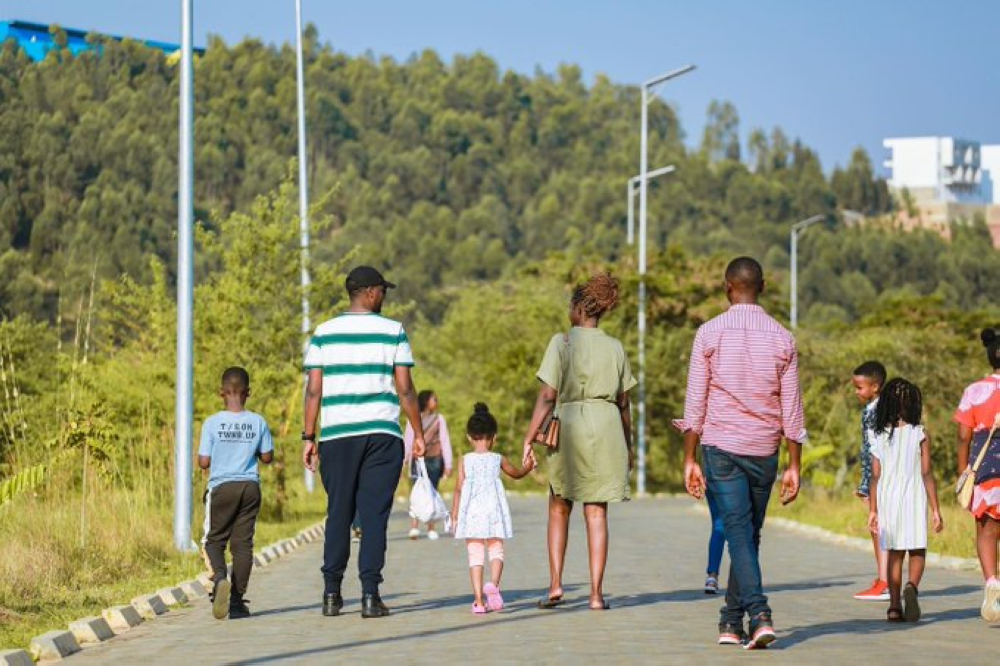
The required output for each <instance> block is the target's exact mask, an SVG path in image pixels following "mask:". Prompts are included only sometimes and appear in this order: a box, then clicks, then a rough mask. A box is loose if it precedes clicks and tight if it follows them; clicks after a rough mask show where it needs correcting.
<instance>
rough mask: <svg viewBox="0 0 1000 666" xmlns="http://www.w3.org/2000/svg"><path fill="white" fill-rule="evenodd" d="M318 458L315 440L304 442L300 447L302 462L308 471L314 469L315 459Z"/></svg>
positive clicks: (313, 470)
mask: <svg viewBox="0 0 1000 666" xmlns="http://www.w3.org/2000/svg"><path fill="white" fill-rule="evenodd" d="M318 459H319V452H318V451H317V449H316V442H306V443H305V445H304V446H303V447H302V464H303V465H305V466H306V469H307V470H309V471H310V472H315V471H316V461H317V460H318Z"/></svg>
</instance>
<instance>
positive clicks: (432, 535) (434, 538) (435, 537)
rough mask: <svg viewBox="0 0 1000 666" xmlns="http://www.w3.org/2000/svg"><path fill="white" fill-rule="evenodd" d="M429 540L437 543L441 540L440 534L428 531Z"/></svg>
mask: <svg viewBox="0 0 1000 666" xmlns="http://www.w3.org/2000/svg"><path fill="white" fill-rule="evenodd" d="M427 538H428V539H430V540H431V541H437V540H438V538H439V537H438V533H437V532H435V531H434V530H427Z"/></svg>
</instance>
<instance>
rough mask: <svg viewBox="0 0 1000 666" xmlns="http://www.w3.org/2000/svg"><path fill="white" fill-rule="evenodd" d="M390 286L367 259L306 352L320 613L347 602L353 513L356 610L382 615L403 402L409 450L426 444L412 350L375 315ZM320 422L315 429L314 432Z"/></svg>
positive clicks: (393, 326)
mask: <svg viewBox="0 0 1000 666" xmlns="http://www.w3.org/2000/svg"><path fill="white" fill-rule="evenodd" d="M395 286H396V285H394V284H392V283H391V282H388V281H386V279H385V278H384V277H382V274H381V273H379V272H378V271H377V270H376V269H374V268H372V267H370V266H358V267H357V268H355V269H353V270H352V271H351V272H350V274H349V275H348V276H347V293H348V295H349V296H350V299H351V306H350V309H349V310H348V311H347V312H345V313H344V314H341V315H340V316H337V317H334V318H333V319H331V320H329V321H326V322H323V323H322V324H320V325H319V326H318V327H317V328H316V332H315V334H314V335H313V338H312V340H311V342H310V343H309V350H308V352H307V353H306V371H307V372H308V373H309V382H308V387H307V389H306V405H305V429H304V431H303V433H302V439H303V440H304V441H305V447H304V449H303V453H302V458H303V461H304V462H305V465H306V467H307V468H309V469H310V470H312V471H316V463H317V459H318V462H319V470H320V477H321V478H322V480H323V487H324V488H325V489H326V493H327V518H326V543H325V546H324V549H323V567H322V572H323V581H324V592H323V614H324V615H327V616H336V615H339V614H340V609H341V608H342V607H343V605H344V600H343V597H342V596H341V583H342V581H343V579H344V572H345V571H346V570H347V561H348V559H349V558H350V553H351V551H350V548H351V546H350V544H351V537H350V530H351V521H352V520H353V518H354V515H355V512H357V514H358V516H359V517H360V519H361V524H362V525H364V530H365V538H364V539H362V541H361V551H360V553H359V555H358V572H359V574H360V577H361V593H362V596H361V616H362V617H366V618H369V617H385V616H387V615H389V609H388V608H386V606H385V604H383V603H382V599H381V597H380V596H379V585H380V584H381V583H382V568H383V567H384V566H385V548H386V528H387V525H388V522H389V514H390V512H391V511H392V500H393V497H394V495H395V493H396V485H397V484H398V483H399V471H400V469H401V467H402V465H403V439H402V432H401V430H400V428H399V412H400V407H402V409H403V411H405V412H406V417H407V419H409V421H410V423H411V424H412V425H413V428H414V431H415V433H416V437H415V438H414V443H413V450H414V455H415V456H422V455H423V452H424V434H423V429H422V427H421V422H420V410H419V409H418V407H417V391H416V388H414V386H413V379H412V377H411V375H410V368H412V367H413V353H412V351H411V350H410V342H409V340H408V339H407V338H406V331H404V330H403V325H402V324H400V323H399V322H398V321H393V320H391V319H387V318H385V317H383V316H382V315H381V312H382V303H383V301H384V300H385V295H386V292H387V291H388V290H389V289H392V288H394V287H395ZM317 422H318V425H319V431H318V432H317V430H316V426H317Z"/></svg>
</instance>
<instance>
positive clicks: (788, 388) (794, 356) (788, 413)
mask: <svg viewBox="0 0 1000 666" xmlns="http://www.w3.org/2000/svg"><path fill="white" fill-rule="evenodd" d="M780 390H781V394H780V397H781V430H782V433H783V434H784V436H785V441H786V442H787V443H788V469H786V470H785V473H784V474H783V475H782V477H781V503H782V504H789V503H791V502H794V501H795V498H796V497H798V496H799V477H800V475H801V472H802V444H803V443H805V442H806V441H807V440H808V438H809V434H808V433H807V432H806V416H805V411H804V410H803V408H802V387H801V386H800V384H799V352H798V350H797V349H796V348H795V341H794V340H792V341H791V353H790V356H789V359H788V365H787V366H785V371H784V372H783V373H782V375H781V385H780Z"/></svg>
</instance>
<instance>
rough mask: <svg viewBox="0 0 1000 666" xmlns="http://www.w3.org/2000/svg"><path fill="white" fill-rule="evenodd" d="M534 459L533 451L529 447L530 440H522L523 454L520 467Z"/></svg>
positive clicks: (525, 465)
mask: <svg viewBox="0 0 1000 666" xmlns="http://www.w3.org/2000/svg"><path fill="white" fill-rule="evenodd" d="M534 459H535V452H534V451H533V450H532V448H531V442H530V441H525V442H524V455H522V456H521V467H527V466H528V462H529V461H532V460H534Z"/></svg>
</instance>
